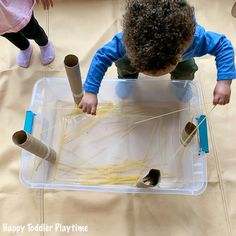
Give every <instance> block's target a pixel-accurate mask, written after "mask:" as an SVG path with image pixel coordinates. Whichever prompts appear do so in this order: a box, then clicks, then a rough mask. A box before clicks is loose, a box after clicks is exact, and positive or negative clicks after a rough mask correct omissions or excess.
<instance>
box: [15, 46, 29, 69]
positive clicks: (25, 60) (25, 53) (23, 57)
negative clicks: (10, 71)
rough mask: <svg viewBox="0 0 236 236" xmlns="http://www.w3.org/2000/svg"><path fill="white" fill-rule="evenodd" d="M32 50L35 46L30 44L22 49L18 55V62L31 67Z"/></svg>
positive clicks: (22, 65) (19, 64) (25, 66)
mask: <svg viewBox="0 0 236 236" xmlns="http://www.w3.org/2000/svg"><path fill="white" fill-rule="evenodd" d="M32 51H33V47H32V46H31V45H29V47H28V48H27V49H25V50H20V52H19V53H18V55H17V57H16V64H17V65H18V66H20V67H24V68H27V67H29V64H30V58H31V55H32Z"/></svg>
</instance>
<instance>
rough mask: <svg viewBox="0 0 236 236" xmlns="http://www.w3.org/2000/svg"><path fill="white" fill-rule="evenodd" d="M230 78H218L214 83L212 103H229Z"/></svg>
mask: <svg viewBox="0 0 236 236" xmlns="http://www.w3.org/2000/svg"><path fill="white" fill-rule="evenodd" d="M231 82H232V80H219V81H217V83H216V86H215V89H214V93H213V96H214V98H213V104H214V105H217V104H219V105H226V104H227V103H229V100H230V94H231V89H230V85H231Z"/></svg>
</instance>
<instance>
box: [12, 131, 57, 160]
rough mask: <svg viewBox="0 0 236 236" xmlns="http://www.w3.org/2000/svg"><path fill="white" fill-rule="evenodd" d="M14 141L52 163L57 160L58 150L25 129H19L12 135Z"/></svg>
mask: <svg viewBox="0 0 236 236" xmlns="http://www.w3.org/2000/svg"><path fill="white" fill-rule="evenodd" d="M12 140H13V142H14V143H15V144H16V145H17V146H19V147H21V148H23V149H25V150H26V151H28V152H31V153H33V154H34V155H36V156H38V157H40V158H42V159H45V160H47V161H49V162H51V163H54V162H55V161H56V152H55V151H54V150H53V149H52V148H50V147H49V146H47V145H45V144H44V143H42V142H41V141H40V140H38V139H37V138H35V137H33V136H32V135H30V134H28V133H26V132H25V131H24V130H20V131H17V132H15V133H14V134H13V136H12Z"/></svg>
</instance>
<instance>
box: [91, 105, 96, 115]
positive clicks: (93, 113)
mask: <svg viewBox="0 0 236 236" xmlns="http://www.w3.org/2000/svg"><path fill="white" fill-rule="evenodd" d="M96 108H97V106H92V109H91V115H96V110H97V109H96Z"/></svg>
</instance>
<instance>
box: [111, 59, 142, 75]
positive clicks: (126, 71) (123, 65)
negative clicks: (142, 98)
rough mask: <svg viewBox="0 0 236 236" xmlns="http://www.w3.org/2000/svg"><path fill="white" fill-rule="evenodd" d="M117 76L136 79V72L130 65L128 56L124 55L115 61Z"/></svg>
mask: <svg viewBox="0 0 236 236" xmlns="http://www.w3.org/2000/svg"><path fill="white" fill-rule="evenodd" d="M115 65H116V67H117V73H118V78H124V79H137V78H138V72H137V71H136V70H135V69H134V68H133V67H132V66H131V65H130V60H129V58H128V57H127V56H126V55H125V56H124V57H122V58H121V59H119V60H117V61H116V62H115Z"/></svg>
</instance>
